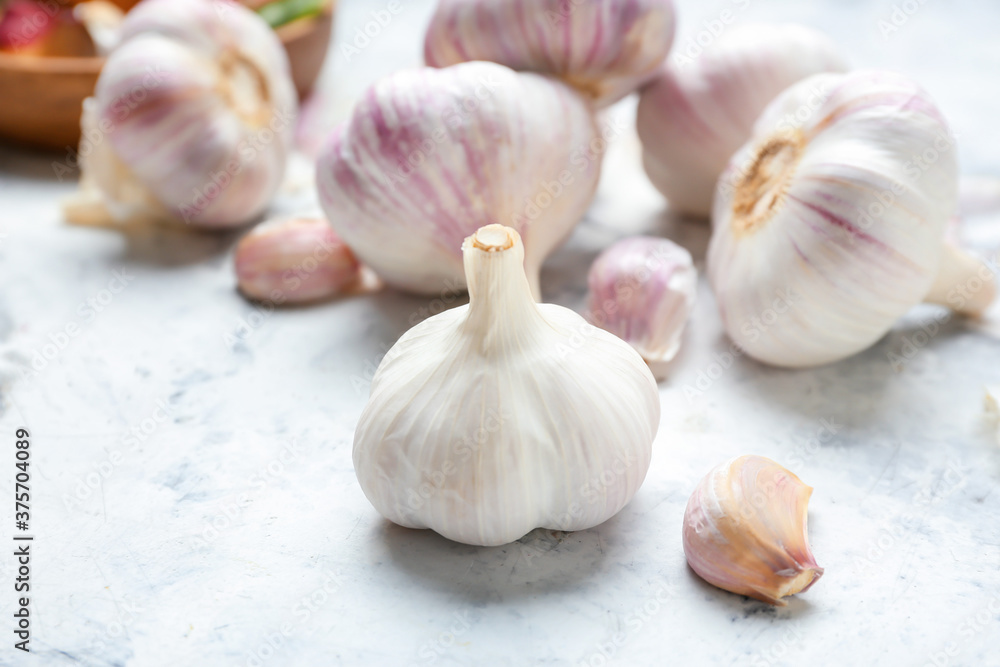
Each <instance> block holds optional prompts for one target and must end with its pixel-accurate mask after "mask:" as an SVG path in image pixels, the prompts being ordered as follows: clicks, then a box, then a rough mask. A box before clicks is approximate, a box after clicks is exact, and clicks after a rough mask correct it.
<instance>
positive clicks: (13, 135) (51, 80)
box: [0, 2, 336, 151]
mask: <svg viewBox="0 0 1000 667" xmlns="http://www.w3.org/2000/svg"><path fill="white" fill-rule="evenodd" d="M335 5H336V3H335V2H331V3H330V4H328V5H327V7H326V9H324V10H323V12H322V13H321V14H319V15H318V16H313V17H309V18H304V19H299V20H297V21H293V22H291V23H289V24H287V25H283V26H281V27H280V28H278V29H277V31H276V32H277V33H278V37H279V38H280V39H281V42H282V44H284V45H285V50H286V51H287V52H288V60H289V63H290V65H291V68H292V80H293V81H294V82H295V88H296V89H297V90H298V91H299V96H300V97H304V96H305V95H307V94H308V93H309V91H310V90H312V87H313V84H314V83H315V82H316V77H317V76H319V72H320V69H322V67H323V61H324V60H325V59H326V52H327V49H328V47H329V44H330V36H331V34H332V33H333V14H334V10H335ZM103 65H104V58H61V57H37V56H24V55H16V54H10V53H0V90H2V91H4V94H3V99H2V100H0V140H3V141H11V142H14V143H18V144H22V145H27V146H33V147H36V148H49V149H56V150H64V149H65V150H73V151H75V150H76V148H77V146H78V145H79V143H80V114H81V110H82V108H83V100H84V99H85V98H87V97H89V96H90V95H91V94H92V93H93V92H94V87H95V86H96V85H97V77H98V76H99V75H100V73H101V67H102V66H103Z"/></svg>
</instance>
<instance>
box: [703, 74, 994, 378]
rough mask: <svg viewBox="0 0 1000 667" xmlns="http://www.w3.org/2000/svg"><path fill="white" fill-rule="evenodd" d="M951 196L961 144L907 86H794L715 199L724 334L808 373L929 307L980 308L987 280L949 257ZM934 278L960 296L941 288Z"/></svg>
mask: <svg viewBox="0 0 1000 667" xmlns="http://www.w3.org/2000/svg"><path fill="white" fill-rule="evenodd" d="M821 89H822V90H826V91H827V94H826V96H825V98H824V100H823V101H822V103H820V104H818V105H817V104H816V101H817V98H816V94H815V91H816V90H821ZM810 105H813V106H810ZM813 107H815V108H813ZM802 109H807V110H809V113H807V114H803V117H804V120H802V121H798V120H794V119H795V118H796V114H797V113H798V112H800V111H801V110H802ZM920 156H933V159H931V158H930V157H926V158H925V157H920ZM957 193H958V164H957V159H956V150H955V139H954V138H953V137H952V135H951V133H950V132H949V130H948V127H947V125H946V123H945V121H944V118H943V117H942V115H941V113H940V112H939V111H938V109H937V107H936V106H935V105H934V103H933V101H932V100H931V99H930V98H929V96H928V95H927V93H926V92H925V91H923V90H922V89H921V88H920V87H919V86H917V85H916V84H915V83H913V82H912V81H910V80H909V79H907V78H906V77H904V76H901V75H899V74H894V73H891V72H877V71H859V72H851V73H849V74H821V75H817V76H815V77H811V78H809V79H806V80H804V81H802V82H800V83H798V84H796V85H794V86H792V87H791V88H789V89H788V90H786V91H785V92H784V93H782V94H781V95H780V96H779V97H778V98H777V99H776V100H775V101H774V102H773V103H772V104H771V105H770V106H769V107H768V109H767V110H766V111H765V112H764V114H763V115H762V116H761V117H760V119H759V120H758V122H757V125H756V127H755V129H754V137H753V139H752V140H751V141H750V142H748V144H747V145H746V146H744V147H743V148H742V149H741V150H740V152H738V153H737V154H736V155H735V156H734V157H733V159H732V160H731V162H730V164H729V166H728V167H727V170H726V172H725V173H724V174H723V176H722V178H721V179H720V181H719V186H718V189H717V192H716V201H715V206H714V208H713V213H712V226H713V230H712V239H711V242H710V244H709V250H708V275H709V282H710V284H711V286H712V289H713V291H714V292H715V295H716V301H717V303H718V306H719V311H720V314H721V316H722V321H723V324H724V326H725V329H726V331H727V333H728V334H729V336H730V337H731V338H732V339H733V341H735V342H736V344H737V345H739V346H740V347H741V348H742V349H743V350H744V351H746V353H747V354H748V355H749V356H751V357H753V358H755V359H758V360H760V361H763V362H766V363H770V364H775V365H778V366H789V367H803V366H813V365H818V364H824V363H829V362H833V361H837V360H840V359H843V358H846V357H848V356H850V355H852V354H855V353H857V352H860V351H862V350H864V349H866V348H868V347H870V346H871V345H873V344H874V343H875V342H876V341H878V339H879V338H881V337H882V336H883V335H884V334H885V333H886V332H887V331H888V330H889V329H890V328H891V327H892V325H893V324H894V323H895V321H896V320H897V319H898V318H899V317H900V316H902V315H903V314H904V313H905V312H906V311H907V310H909V309H910V308H911V307H912V306H914V305H916V304H917V303H920V302H921V301H922V300H924V299H925V298H927V297H928V296H930V297H932V298H938V299H940V298H942V297H943V299H944V300H945V301H947V302H949V305H950V306H951V307H953V308H956V309H958V310H970V309H971V310H975V309H976V308H977V303H976V301H977V299H979V298H981V299H982V300H984V301H985V300H988V298H990V294H991V293H990V292H989V290H990V289H991V288H990V286H989V285H988V284H987V283H992V280H987V281H984V280H983V279H981V278H979V277H978V276H977V275H976V273H978V272H979V271H986V274H989V271H988V270H986V267H985V266H982V265H981V264H978V263H975V262H970V263H968V264H966V265H965V266H958V267H956V266H955V262H956V261H957V255H956V254H955V253H951V252H944V251H943V236H944V233H945V229H946V225H947V223H948V220H949V219H950V218H951V216H952V215H953V214H954V212H955V210H956V205H957ZM970 271H972V272H973V273H972V274H970ZM938 276H941V277H942V278H941V280H942V282H943V283H945V284H950V285H951V286H952V287H953V288H954V289H955V290H956V292H955V293H952V292H951V290H950V289H949V290H942V289H940V288H934V284H935V280H936V279H937V278H938ZM956 280H957V282H958V284H957V285H956ZM976 281H978V282H976ZM977 287H978V289H979V290H980V294H979V296H978V297H976V298H969V297H974V296H975V295H972V294H969V295H966V296H962V294H961V289H964V288H977ZM932 288H934V289H933V290H932Z"/></svg>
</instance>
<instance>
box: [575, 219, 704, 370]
mask: <svg viewBox="0 0 1000 667" xmlns="http://www.w3.org/2000/svg"><path fill="white" fill-rule="evenodd" d="M587 285H588V287H589V288H590V306H589V313H588V316H589V319H590V321H591V322H593V323H594V324H596V325H597V326H599V327H601V328H602V329H604V330H606V331H610V332H611V333H613V334H615V335H616V336H618V337H619V338H621V339H622V340H624V341H625V342H626V343H628V344H629V345H631V346H632V347H633V348H635V350H636V352H638V353H639V354H640V355H641V356H642V358H643V359H644V360H645V361H646V363H647V364H649V367H650V370H651V371H652V372H653V375H654V376H655V377H657V378H658V379H659V378H662V377H663V376H664V375H665V371H666V365H667V363H668V362H669V361H670V360H672V359H673V358H674V357H675V356H676V355H677V351H678V350H679V349H680V346H681V335H682V334H683V333H684V327H685V326H686V325H687V321H688V318H689V317H690V316H691V310H692V309H693V308H694V301H695V295H696V294H697V290H698V272H697V271H696V270H695V268H694V262H692V260H691V253H689V252H688V251H687V250H685V249H684V248H682V247H680V246H679V245H677V244H676V243H674V242H673V241H670V240H668V239H661V238H653V237H650V236H636V237H632V238H627V239H623V240H621V241H618V242H617V243H615V244H614V245H612V246H611V247H609V248H608V249H607V250H605V251H604V252H602V253H601V254H600V255H599V256H598V258H597V259H596V260H594V263H593V264H592V265H591V267H590V273H589V275H588V277H587Z"/></svg>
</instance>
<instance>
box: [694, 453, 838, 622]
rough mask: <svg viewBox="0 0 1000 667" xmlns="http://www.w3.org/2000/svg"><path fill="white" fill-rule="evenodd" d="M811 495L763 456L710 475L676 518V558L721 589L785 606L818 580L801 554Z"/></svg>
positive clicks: (808, 556)
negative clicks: (679, 535)
mask: <svg viewBox="0 0 1000 667" xmlns="http://www.w3.org/2000/svg"><path fill="white" fill-rule="evenodd" d="M812 491H813V490H812V488H811V487H809V486H806V485H805V484H803V483H802V480H800V479H799V478H798V477H796V476H795V474H794V473H792V472H790V471H789V470H787V469H785V468H783V467H781V466H780V465H778V464H777V463H775V462H774V461H772V460H771V459H766V458H764V457H763V456H740V457H737V458H735V459H732V460H730V461H727V462H726V463H723V464H722V465H720V466H717V467H716V468H713V469H712V470H711V471H709V473H708V474H707V475H705V477H703V478H702V480H701V481H700V482H699V483H698V486H697V487H696V488H695V490H694V493H692V494H691V498H690V499H689V500H688V504H687V509H686V510H685V511H684V530H683V538H684V540H683V541H684V555H685V556H686V557H687V562H688V565H690V566H691V569H692V570H694V571H695V572H696V573H697V574H698V576H699V577H701V578H702V579H704V580H705V581H707V582H708V583H710V584H712V585H713V586H717V587H719V588H721V589H723V590H726V591H729V592H731V593H738V594H739V595H746V596H749V597H752V598H755V599H757V600H762V601H763V602H767V603H770V604H773V605H778V606H782V607H783V606H785V605H786V604H787V603H786V602H785V601H784V600H782V598H783V597H785V596H788V595H795V594H796V593H802V592H804V591H806V590H808V589H809V587H810V586H812V585H813V584H814V583H816V581H817V580H818V579H819V578H820V577H821V576H823V568H821V567H820V566H819V565H818V564H817V563H816V558H815V557H814V556H813V553H812V550H811V549H810V548H809V536H808V511H809V497H810V496H811V495H812Z"/></svg>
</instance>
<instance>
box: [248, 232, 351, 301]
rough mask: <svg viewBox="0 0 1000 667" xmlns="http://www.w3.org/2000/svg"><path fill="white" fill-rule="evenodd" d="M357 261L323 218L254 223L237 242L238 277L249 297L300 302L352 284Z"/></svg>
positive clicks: (328, 294)
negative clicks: (248, 231)
mask: <svg viewBox="0 0 1000 667" xmlns="http://www.w3.org/2000/svg"><path fill="white" fill-rule="evenodd" d="M360 270H361V264H360V263H359V262H358V260H357V258H356V257H355V256H354V253H352V252H351V249H350V248H348V247H347V245H346V244H345V243H344V242H343V241H342V240H341V239H340V237H339V236H337V233H336V232H335V231H333V228H332V227H330V225H329V223H327V221H326V220H322V219H318V218H293V219H289V220H274V221H271V222H268V223H264V224H262V225H258V226H257V227H255V228H254V229H253V231H251V232H250V233H249V234H247V235H246V236H244V237H243V239H242V240H240V242H239V244H238V245H237V246H236V278H237V281H238V283H239V287H240V291H241V292H243V294H245V295H246V296H248V297H250V298H251V299H259V300H262V301H273V302H275V303H303V302H306V301H315V300H317V299H323V298H326V297H330V296H333V295H335V294H338V293H340V292H342V291H343V290H344V289H345V288H347V287H349V286H351V285H353V284H355V283H356V282H357V281H358V279H359V275H360Z"/></svg>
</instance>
